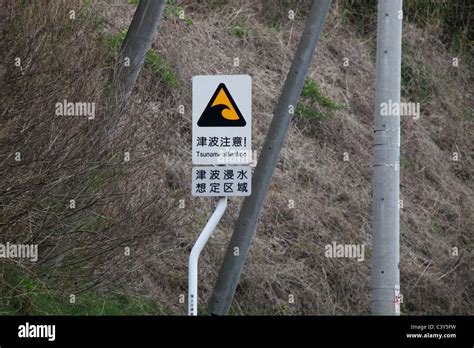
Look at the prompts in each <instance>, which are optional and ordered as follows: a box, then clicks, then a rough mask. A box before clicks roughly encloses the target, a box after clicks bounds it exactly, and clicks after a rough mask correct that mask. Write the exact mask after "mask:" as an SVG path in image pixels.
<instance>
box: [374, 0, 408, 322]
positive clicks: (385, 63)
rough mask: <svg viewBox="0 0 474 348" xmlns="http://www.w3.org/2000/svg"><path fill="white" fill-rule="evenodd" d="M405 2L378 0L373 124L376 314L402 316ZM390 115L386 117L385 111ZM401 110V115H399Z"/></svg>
mask: <svg viewBox="0 0 474 348" xmlns="http://www.w3.org/2000/svg"><path fill="white" fill-rule="evenodd" d="M402 17H403V13H402V0H379V5H378V26H377V74H376V75H377V77H376V96H375V122H374V167H373V173H374V175H373V234H372V314H374V315H400V302H399V294H400V223H399V220H400V209H399V199H400V113H399V108H395V111H391V105H396V106H398V105H399V103H400V71H401V47H402ZM384 107H385V110H390V112H389V114H387V113H385V112H382V110H383V108H384ZM397 110H398V111H397Z"/></svg>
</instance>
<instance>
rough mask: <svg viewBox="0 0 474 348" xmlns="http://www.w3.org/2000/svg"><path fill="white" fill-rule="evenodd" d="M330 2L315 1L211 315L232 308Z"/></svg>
mask: <svg viewBox="0 0 474 348" xmlns="http://www.w3.org/2000/svg"><path fill="white" fill-rule="evenodd" d="M330 4H331V0H314V1H313V5H312V7H311V11H310V13H309V15H308V19H307V21H306V26H305V29H304V32H303V34H302V36H301V39H300V43H299V45H298V49H297V50H296V54H295V58H294V59H293V63H292V64H291V67H290V71H289V72H288V75H287V77H286V81H285V85H284V86H283V90H282V93H281V96H280V99H279V101H278V105H277V108H276V111H275V116H274V117H273V120H272V123H271V125H270V129H269V130H268V133H267V137H266V139H265V143H264V145H263V148H262V151H261V154H260V159H259V161H258V163H257V167H256V169H255V173H254V175H253V179H252V190H253V192H252V195H251V196H248V197H246V198H245V200H244V203H243V205H242V208H241V210H240V215H239V218H238V220H237V223H236V225H235V230H234V234H233V235H232V238H231V240H230V243H229V246H228V247H227V251H226V254H225V258H224V262H223V264H222V267H221V270H220V273H219V277H218V279H217V283H216V285H215V287H214V292H213V294H212V297H211V300H210V303H209V308H208V312H209V314H214V315H225V314H227V312H228V311H229V307H230V305H231V302H232V298H233V297H234V292H235V288H236V287H237V283H238V281H239V277H240V273H241V272H242V268H243V266H244V262H245V258H246V257H247V253H248V251H249V247H250V243H251V241H252V238H253V235H254V234H255V228H256V225H257V221H258V217H259V215H260V211H261V210H262V206H263V203H264V200H265V196H266V194H267V191H268V187H269V185H270V181H271V179H272V176H273V172H274V170H275V167H276V164H277V161H278V157H279V154H280V150H281V148H282V147H283V143H284V141H285V138H286V134H287V133H288V128H289V126H290V122H291V119H292V117H293V114H294V110H295V108H296V103H297V101H298V98H299V96H300V93H301V88H302V87H303V82H304V79H305V77H306V73H307V71H308V68H309V65H310V63H311V58H312V57H313V54H314V51H315V49H316V45H317V43H318V41H319V36H320V34H321V31H322V28H323V25H324V21H325V19H326V15H327V13H328V10H329V6H330ZM236 255H237V256H236Z"/></svg>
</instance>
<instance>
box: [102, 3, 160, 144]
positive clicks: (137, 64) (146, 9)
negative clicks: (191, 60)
mask: <svg viewBox="0 0 474 348" xmlns="http://www.w3.org/2000/svg"><path fill="white" fill-rule="evenodd" d="M165 7H166V0H140V1H139V2H138V6H137V9H136V10H135V14H134V15H133V19H132V22H131V23H130V27H129V28H128V31H127V34H126V36H125V39H124V40H123V42H122V46H121V48H120V55H119V57H118V59H117V63H116V66H115V69H114V71H113V74H112V76H111V79H112V83H113V89H114V93H115V96H116V98H117V104H118V108H117V109H118V110H119V112H118V113H117V114H116V115H114V116H113V119H112V120H110V123H109V128H108V141H109V143H108V145H109V146H110V144H111V142H112V138H113V137H114V135H115V133H116V131H117V126H118V123H119V118H120V115H121V108H122V107H124V106H125V105H126V103H127V100H128V97H129V96H130V94H131V93H132V90H133V87H134V86H135V82H136V80H137V78H138V75H139V74H140V70H141V69H142V67H143V64H144V63H145V58H146V53H147V52H148V50H149V49H150V47H151V43H152V42H153V38H154V36H155V34H156V31H157V29H158V24H159V23H160V19H161V16H162V14H163V11H164V9H165Z"/></svg>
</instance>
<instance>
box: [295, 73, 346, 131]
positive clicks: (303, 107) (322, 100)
mask: <svg viewBox="0 0 474 348" xmlns="http://www.w3.org/2000/svg"><path fill="white" fill-rule="evenodd" d="M343 108H344V105H342V104H339V103H337V102H335V101H334V100H332V99H331V98H329V97H328V96H325V95H323V94H322V92H321V90H320V88H319V86H318V85H317V83H316V81H314V80H312V79H311V78H306V79H305V81H304V84H303V89H302V90H301V96H300V101H299V102H298V106H297V107H296V112H295V113H296V115H297V116H298V117H302V118H309V119H311V120H313V121H316V122H320V121H322V120H329V119H332V118H333V117H334V113H333V111H335V110H341V109H343Z"/></svg>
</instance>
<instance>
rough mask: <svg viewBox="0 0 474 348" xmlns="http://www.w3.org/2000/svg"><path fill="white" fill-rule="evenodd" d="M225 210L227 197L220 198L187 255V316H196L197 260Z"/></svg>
mask: <svg viewBox="0 0 474 348" xmlns="http://www.w3.org/2000/svg"><path fill="white" fill-rule="evenodd" d="M226 208H227V197H220V198H219V202H217V206H216V210H214V213H212V215H211V217H210V218H209V221H208V222H207V224H206V226H205V227H204V229H203V230H202V232H201V234H200V235H199V237H198V239H197V241H196V243H195V244H194V246H193V249H192V250H191V254H190V255H189V278H188V286H189V288H188V289H189V290H188V315H197V314H198V307H197V305H198V260H199V255H200V254H201V251H202V249H203V248H204V246H205V245H206V243H207V240H208V239H209V237H210V236H211V234H212V232H214V229H215V228H216V226H217V224H218V223H219V220H220V219H221V217H222V215H224V212H225V209H226Z"/></svg>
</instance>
